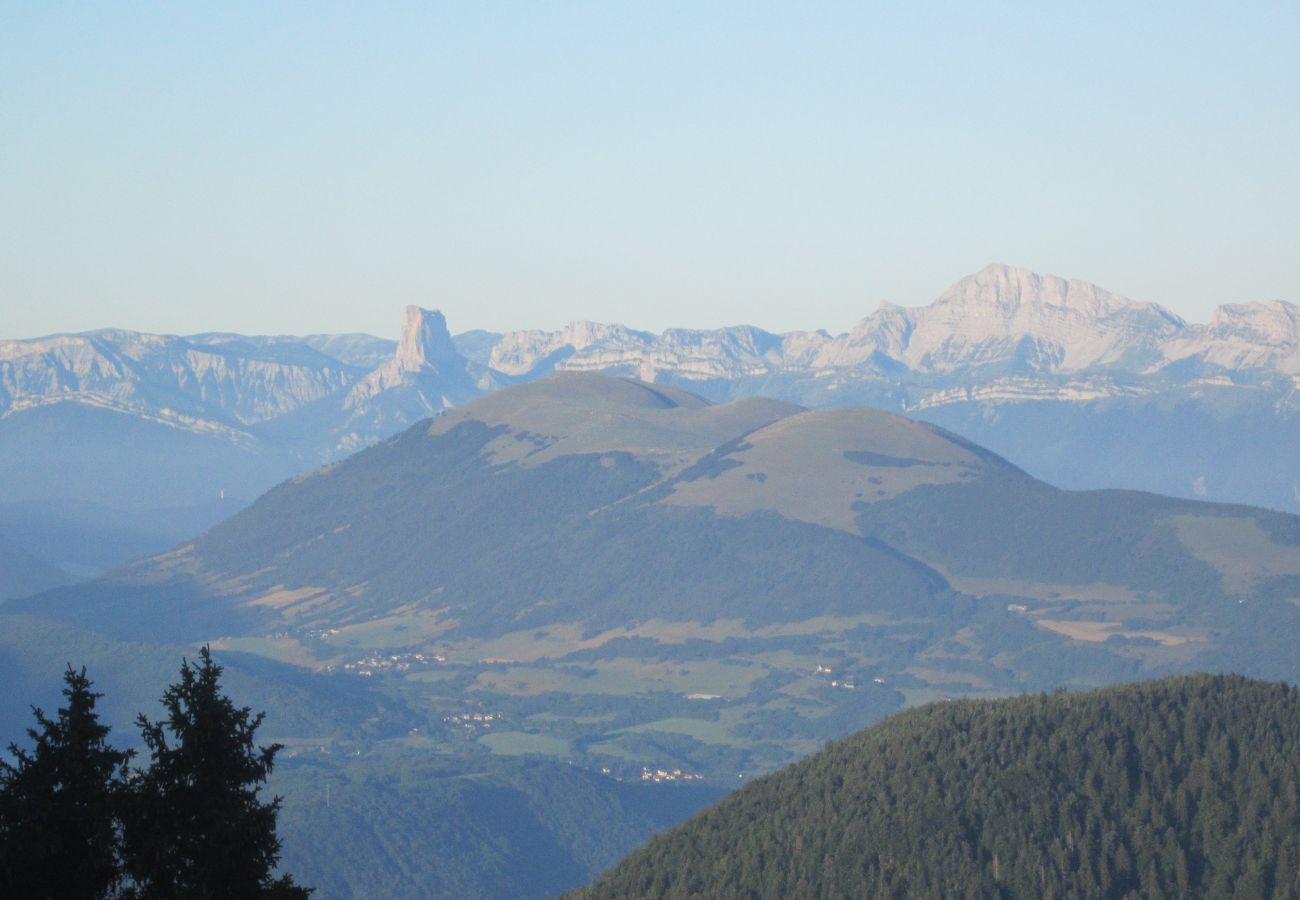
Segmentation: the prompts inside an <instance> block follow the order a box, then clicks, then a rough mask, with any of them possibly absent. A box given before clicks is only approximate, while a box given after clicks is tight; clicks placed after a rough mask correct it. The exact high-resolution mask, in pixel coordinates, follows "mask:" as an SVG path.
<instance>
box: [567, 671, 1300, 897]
mask: <svg viewBox="0 0 1300 900" xmlns="http://www.w3.org/2000/svg"><path fill="white" fill-rule="evenodd" d="M572 896H573V897H574V898H581V900H594V898H631V897H662V898H683V900H685V898H706V897H707V898H729V897H737V898H739V897H745V898H767V897H771V898H791V897H978V898H1020V897H1025V898H1030V897H1032V898H1051V897H1060V898H1063V897H1117V898H1124V897H1134V898H1136V897H1223V898H1243V900H1245V898H1251V900H1270V898H1277V900H1281V898H1293V897H1297V896H1300V690H1297V689H1296V688H1295V687H1292V686H1288V685H1284V684H1272V683H1265V682H1260V681H1253V680H1249V679H1246V678H1242V677H1237V676H1207V675H1198V676H1188V677H1179V678H1172V679H1166V680H1162V681H1154V682H1146V683H1141V684H1135V685H1130V686H1125V687H1119V688H1109V689H1105V690H1101V691H1096V692H1093V693H1086V694H1067V693H1055V694H1050V695H1038V696H1024V697H1018V698H1014V699H1006V700H993V701H959V702H953V703H941V704H935V705H930V706H926V707H921V708H918V709H914V710H911V711H909V712H906V713H903V714H900V715H897V716H894V717H893V718H891V719H888V720H887V721H885V722H883V723H881V724H880V725H877V726H876V727H873V728H870V729H868V730H866V731H863V732H860V733H858V734H856V735H854V736H852V737H850V738H847V739H845V740H843V741H839V742H836V743H833V744H831V745H829V746H828V747H827V748H826V749H825V750H824V751H822V752H821V753H818V754H817V755H815V756H813V757H811V758H809V759H807V760H805V761H803V762H800V763H797V764H795V765H793V766H790V767H789V768H786V769H784V770H782V771H780V772H777V773H775V774H773V775H771V776H768V777H767V778H763V779H760V780H759V781H756V782H754V783H753V784H752V785H750V786H748V787H746V788H744V789H742V790H740V791H738V792H736V793H735V794H733V795H732V796H731V797H729V798H727V799H726V800H724V801H723V802H722V803H720V804H718V805H717V806H716V807H713V808H712V809H710V810H708V811H706V812H704V813H701V814H700V815H698V816H696V817H695V818H694V819H692V820H690V821H689V822H687V823H685V824H684V825H682V826H680V827H678V828H676V829H674V830H672V831H670V832H668V833H667V834H664V835H661V836H659V837H657V838H655V839H654V840H652V841H651V842H650V843H649V844H648V845H647V846H646V847H645V848H643V849H641V850H640V851H638V852H637V853H635V854H633V855H632V856H631V857H629V858H628V859H627V860H625V861H624V862H623V863H622V864H621V865H619V866H618V867H616V868H615V869H613V870H612V871H611V872H609V873H607V874H606V875H605V876H604V877H602V878H601V879H600V880H598V881H597V882H596V883H595V884H594V885H593V886H591V887H589V888H587V889H585V890H582V891H579V892H576V893H575V894H573V895H572Z"/></svg>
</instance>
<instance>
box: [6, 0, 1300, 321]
mask: <svg viewBox="0 0 1300 900" xmlns="http://www.w3.org/2000/svg"><path fill="white" fill-rule="evenodd" d="M993 261H998V262H1006V263H1012V264H1016V265H1022V266H1026V267H1028V268H1031V269H1034V270H1036V271H1041V272H1052V273H1056V274H1061V275H1065V276H1071V277H1079V278H1084V279H1088V280H1091V281H1095V282H1097V283H1099V284H1102V285H1104V286H1106V287H1108V288H1110V289H1112V290H1115V291H1118V292H1120V293H1124V294H1128V295H1129V296H1133V297H1136V298H1139V299H1146V300H1154V301H1157V302H1160V303H1163V304H1165V305H1167V306H1169V307H1171V308H1173V309H1174V310H1176V311H1177V312H1179V313H1181V314H1183V315H1185V316H1187V317H1188V318H1191V319H1196V320H1202V319H1204V318H1205V317H1206V316H1207V315H1208V312H1209V310H1210V308H1211V307H1213V306H1214V305H1216V304H1218V303H1221V302H1239V301H1249V300H1260V299H1273V298H1283V299H1289V300H1292V301H1300V3H1296V2H1294V0H1289V2H1278V3H1260V4H1241V3H1234V4H1227V3H1216V4H1201V3H1185V2H1184V3H1167V4H1166V3H1132V2H1125V3H1072V4H1057V3H1043V2H1035V3H1024V4H1014V3H961V4H958V3H952V4H935V3H924V2H909V3H898V4H891V5H889V6H885V5H883V4H881V5H877V4H869V3H862V2H858V3H843V4H839V3H795V2H790V3H781V4H774V3H760V2H754V0H744V2H736V3H725V2H708V3H700V2H685V3H665V2H646V3H641V4H635V5H633V4H624V3H613V2H599V3H559V2H554V3H551V2H547V3H535V2H525V3H476V2H464V3H455V4H450V3H449V4H432V3H415V4H409V5H408V4H381V3H369V2H364V3H362V2H354V3H348V4H327V3H294V4H289V3H255V4H246V5H245V4H236V3H219V4H202V3H169V4H158V5H153V4H147V3H138V2H133V3H122V4H115V3H97V4H90V3H77V4H60V3H43V2H24V0H0V337H20V336H31V335H36V334H43V333H48V332H52V331H61V330H83V329H88V328H94V327H100V326H106V325H118V326H122V327H129V328H137V329H141V330H150V331H163V332H182V333H184V332H192V331H199V330H210V329H222V330H236V331H244V332H257V333H278V332H290V333H302V332H307V331H351V330H363V331H370V332H374V333H380V334H388V335H392V334H394V333H395V331H396V328H397V325H398V322H399V319H400V311H401V307H402V306H403V305H405V304H407V303H419V304H422V305H426V306H436V307H440V308H442V309H443V310H444V311H445V312H446V313H447V315H448V318H449V320H450V323H451V326H452V328H453V330H463V329H467V328H471V327H484V328H494V329H505V328H517V327H557V326H560V325H562V324H563V323H565V322H567V321H568V320H570V319H576V318H589V319H597V320H602V321H621V322H625V323H627V324H629V325H633V326H638V327H643V328H649V329H655V330H657V329H661V328H664V327H667V326H670V325H685V326H697V327H705V326H719V325H724V324H735V323H740V322H747V323H751V324H755V325H760V326H763V327H766V328H770V329H773V330H787V329H794V328H819V327H824V328H828V329H831V330H843V329H846V328H848V327H849V326H850V325H851V324H852V323H853V322H854V321H856V320H857V319H859V318H861V317H862V316H864V315H866V314H868V313H870V312H871V311H872V310H874V309H875V308H876V306H877V304H878V303H879V301H880V300H882V299H889V300H892V301H895V302H898V303H901V304H904V305H916V304H920V303H923V302H926V301H927V300H929V299H930V298H932V297H933V296H934V295H935V294H937V293H939V292H940V291H941V290H942V289H943V288H944V287H946V286H947V285H948V284H950V283H951V282H953V281H955V280H956V279H958V278H959V277H961V276H962V275H965V274H967V273H969V272H971V271H974V270H976V269H978V268H980V267H981V266H983V265H985V264H986V263H989V262H993Z"/></svg>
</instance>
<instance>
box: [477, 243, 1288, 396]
mask: <svg viewBox="0 0 1300 900" xmlns="http://www.w3.org/2000/svg"><path fill="white" fill-rule="evenodd" d="M1189 357H1195V358H1196V359H1198V360H1200V361H1201V362H1203V363H1204V364H1206V365H1207V366H1210V367H1217V368H1220V369H1225V370H1242V369H1250V370H1256V369H1259V370H1267V371H1270V372H1274V373H1280V374H1297V373H1298V372H1300V313H1298V311H1297V307H1295V306H1293V305H1291V304H1288V303H1282V302H1275V303H1270V304H1259V303H1257V304H1246V305H1239V306H1224V307H1220V308H1219V310H1217V311H1216V312H1215V314H1214V317H1213V319H1212V321H1211V323H1210V324H1209V325H1208V326H1207V325H1195V324H1189V323H1187V322H1185V321H1184V320H1183V319H1181V318H1180V317H1178V316H1177V315H1175V314H1174V313H1172V312H1170V311H1169V310H1167V309H1165V308H1163V307H1161V306H1158V305H1156V304H1154V303H1143V302H1139V301H1135V300H1130V299H1128V298H1126V297H1123V296H1120V295H1118V294H1113V293H1111V292H1109V291H1106V290H1104V289H1103V288H1100V287H1097V286H1096V285H1093V284H1089V283H1087V282H1084V281H1079V280H1066V279H1063V278H1057V277H1055V276H1050V275H1038V274H1035V273H1033V272H1029V271H1026V270H1024V269H1017V268H1014V267H1011V266H1003V265H993V266H988V267H987V268H985V269H983V270H981V271H980V272H977V273H975V274H974V275H971V276H969V277H967V278H964V279H962V280H961V281H959V282H957V283H956V284H955V285H953V286H952V287H951V288H949V289H948V290H947V291H945V292H944V293H943V294H941V295H940V296H939V297H938V298H936V299H935V300H934V301H933V302H932V303H930V304H929V305H927V306H923V307H917V308H914V309H907V308H903V307H899V306H895V305H894V304H891V303H883V304H881V306H880V308H879V309H878V310H877V311H876V312H875V313H873V314H872V315H870V316H868V317H867V318H865V319H863V320H862V321H860V322H859V323H858V324H857V325H856V326H855V327H854V328H853V330H852V331H850V332H848V333H847V334H841V335H835V336H832V335H829V334H827V333H826V332H824V331H812V332H791V333H788V334H772V333H769V332H766V331H762V330H761V329H758V328H753V327H750V326H738V327H735V328H724V329H716V330H710V331H692V330H686V329H670V330H668V331H666V332H664V333H663V334H661V335H655V334H648V333H646V332H641V331H633V330H631V329H629V328H625V327H623V326H619V325H599V324H596V323H592V322H576V323H574V324H572V325H570V326H568V327H567V328H565V329H563V330H562V331H556V332H544V331H519V332H511V333H508V334H505V335H503V336H501V338H500V340H499V341H498V342H497V344H496V346H495V347H494V348H493V350H492V353H491V357H490V359H489V365H490V366H491V367H492V368H493V369H494V370H496V371H499V372H502V373H505V374H508V375H510V376H513V377H517V378H518V377H537V376H539V375H542V374H545V373H548V372H551V371H565V370H572V371H620V372H627V373H631V374H636V375H638V376H639V377H642V378H653V377H656V376H658V377H670V378H678V379H684V380H717V379H722V380H728V379H741V378H746V377H752V376H771V375H783V376H807V377H827V376H834V375H838V376H844V377H855V376H871V377H876V376H879V377H888V378H893V379H896V380H902V381H904V382H906V381H908V380H909V379H911V378H919V379H923V380H934V379H940V380H944V379H947V380H953V381H956V380H962V381H964V382H966V385H965V386H967V387H970V386H972V383H973V382H983V381H985V380H988V379H1005V378H1007V377H1031V378H1032V377H1035V376H1046V377H1051V378H1060V377H1069V376H1076V375H1088V376H1092V375H1096V374H1098V373H1109V374H1117V373H1124V374H1130V375H1143V374H1148V373H1151V372H1154V371H1157V370H1159V369H1161V368H1163V367H1164V366H1166V365H1168V364H1169V363H1170V362H1176V361H1179V360H1182V359H1187V358H1189ZM1088 393H1089V395H1091V392H1088Z"/></svg>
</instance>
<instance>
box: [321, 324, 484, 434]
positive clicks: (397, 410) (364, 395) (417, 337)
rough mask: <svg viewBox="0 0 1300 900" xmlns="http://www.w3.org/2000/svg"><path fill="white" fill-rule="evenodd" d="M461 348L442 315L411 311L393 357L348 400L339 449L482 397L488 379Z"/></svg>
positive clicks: (344, 409)
mask: <svg viewBox="0 0 1300 900" xmlns="http://www.w3.org/2000/svg"><path fill="white" fill-rule="evenodd" d="M478 368H480V367H476V366H474V365H473V364H471V363H470V362H469V361H468V360H467V359H465V357H464V356H462V355H461V354H460V352H459V351H457V349H456V345H455V344H454V343H453V342H452V339H451V333H450V332H448V331H447V319H446V318H445V317H444V316H443V314H442V313H441V312H439V311H437V310H428V309H421V308H420V307H418V306H408V307H406V311H405V313H404V315H403V318H402V336H401V338H400V339H399V340H398V342H397V350H396V352H395V353H394V354H393V357H392V358H391V359H390V360H388V361H387V362H385V363H384V364H383V365H381V366H379V367H378V368H376V369H374V370H373V371H371V372H370V373H369V374H368V375H366V376H365V377H364V378H362V379H361V380H360V381H358V382H357V383H356V384H355V385H354V386H353V387H352V388H351V390H349V391H348V393H347V396H346V397H345V398H344V400H343V412H344V416H345V418H344V421H343V423H342V425H341V426H340V428H339V430H338V437H337V444H336V449H337V450H339V451H347V450H351V449H355V448H356V447H359V446H364V445H365V444H367V443H370V442H373V441H376V440H380V439H382V438H384V437H387V436H388V435H390V434H392V433H394V432H395V431H398V430H399V429H401V428H403V427H405V426H406V425H410V424H411V423H413V422H417V421H419V420H420V419H423V418H426V417H428V416H431V415H436V414H437V413H439V412H442V411H443V410H444V409H449V408H451V407H453V406H456V405H458V404H460V403H464V402H465V401H467V400H471V399H473V398H474V397H476V396H478V395H479V394H480V393H482V392H483V385H484V384H487V383H490V380H489V381H488V382H485V381H484V377H483V376H484V374H485V373H481V372H476V369H478Z"/></svg>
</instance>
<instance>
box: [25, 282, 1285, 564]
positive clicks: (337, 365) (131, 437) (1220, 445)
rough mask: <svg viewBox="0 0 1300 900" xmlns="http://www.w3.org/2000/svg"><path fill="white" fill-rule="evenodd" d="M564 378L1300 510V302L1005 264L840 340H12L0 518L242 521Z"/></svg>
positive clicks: (426, 336) (1055, 477)
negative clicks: (93, 514)
mask: <svg viewBox="0 0 1300 900" xmlns="http://www.w3.org/2000/svg"><path fill="white" fill-rule="evenodd" d="M563 371H585V372H603V373H606V374H619V375H631V376H635V377H637V378H640V379H641V380H644V381H649V382H657V383H673V384H678V385H682V386H684V387H687V388H688V389H689V390H691V391H693V392H695V393H699V394H701V395H703V396H706V397H709V398H710V399H714V400H729V399H737V398H740V397H747V396H757V395H762V396H768V397H773V398H777V399H782V400H786V401H789V402H793V403H798V404H801V405H805V406H813V407H823V406H844V405H856V404H864V405H870V406H876V407H880V408H884V409H890V410H895V411H901V412H906V413H908V414H909V415H912V416H915V417H919V418H923V419H926V420H929V421H932V422H936V423H938V424H941V425H944V426H945V427H948V428H951V429H952V430H954V431H957V432H959V433H961V434H964V435H966V436H968V437H970V438H972V439H974V440H977V441H979V442H980V443H981V444H983V445H985V446H988V447H989V448H990V449H992V450H994V451H996V452H998V453H1000V454H1002V455H1004V456H1007V457H1008V458H1010V459H1013V460H1014V461H1016V462H1017V463H1018V464H1019V465H1021V466H1023V467H1024V468H1026V469H1027V470H1028V471H1030V472H1032V473H1033V474H1035V475H1037V476H1039V477H1042V478H1044V479H1046V480H1048V481H1049V482H1052V483H1054V484H1057V485H1059V486H1062V487H1073V488H1090V487H1103V486H1111V487H1130V488H1139V489H1147V490H1154V491H1159V492H1161V493H1167V494H1173V495H1177V496H1188V497H1203V498H1206V499H1214V500H1220V501H1232V502H1246V503H1251V504H1255V505H1261V506H1266V507H1271V508H1275V509H1285V510H1291V511H1297V510H1300V454H1296V453H1295V452H1294V448H1295V447H1297V446H1300V308H1298V307H1296V306H1294V305H1292V304H1289V303H1284V302H1280V301H1278V302H1273V303H1255V304H1245V305H1230V306H1223V307H1220V308H1219V309H1218V310H1216V311H1215V313H1214V315H1213V317H1212V319H1211V321H1210V323H1209V324H1208V325H1197V324H1189V323H1187V322H1185V321H1183V320H1182V319H1181V318H1179V317H1178V316H1176V315H1174V314H1173V313H1171V312H1169V311H1168V310H1165V309H1163V308H1161V307H1159V306H1157V305H1155V304H1150V303H1140V302H1136V301H1132V300H1129V299H1126V298H1124V297H1121V296H1118V295H1115V294H1111V293H1109V292H1107V291H1105V290H1102V289H1101V288H1098V287H1096V286H1094V285H1090V284H1087V283H1084V282H1080V281H1065V280H1062V279H1059V278H1055V277H1050V276H1039V275H1035V274H1033V273H1030V272H1026V271H1024V270H1020V269H1014V268H1009V267H1006V266H990V267H988V268H986V269H984V270H982V271H980V272H978V273H976V274H974V275H972V276H969V277H968V278H965V279H963V280H962V281H960V282H958V283H957V284H956V285H954V286H953V287H952V288H950V289H949V290H948V291H946V292H944V293H943V294H942V295H941V296H940V297H938V298H937V299H936V300H935V301H934V302H933V303H931V304H930V305H928V306H925V307H920V308H917V309H903V308H900V307H897V306H893V305H890V304H884V305H882V306H881V308H880V309H879V310H878V311H877V312H876V313H874V314H873V315H871V316H869V317H867V318H865V319H863V320H862V321H861V322H860V323H858V325H857V326H856V327H855V328H854V329H853V330H852V331H850V332H848V333H847V334H840V335H830V334H827V333H826V332H822V331H811V332H792V333H788V334H772V333H769V332H766V331H763V330H761V329H758V328H754V327H749V326H740V327H735V328H725V329H718V330H712V331H699V330H685V329H671V330H669V331H666V332H664V333H663V334H658V335H656V334H651V333H647V332H641V331H635V330H632V329H629V328H626V327H623V326H621V325H603V324H597V323H591V322H577V323H574V324H572V325H570V326H569V327H567V328H565V329H563V330H562V331H558V332H540V331H519V332H510V333H506V334H492V333H488V332H482V331H474V332H467V333H464V334H460V335H457V336H454V337H453V336H452V335H451V334H450V332H449V331H448V328H447V323H446V320H445V319H444V317H443V315H442V314H441V313H439V312H433V311H428V310H421V309H418V308H416V307H410V308H408V309H407V311H406V314H405V318H404V321H403V329H402V335H401V339H400V341H398V342H396V343H394V342H392V341H386V340H383V339H380V338H376V337H372V336H369V335H308V336H303V337H286V336H277V337H250V336H241V335H232V334H203V335H193V336H189V337H174V336H159V335H146V334H138V333H134V332H126V331H117V330H108V331H97V332H88V333H84V334H74V335H56V336H51V337H46V338H38V339H30V340H12V341H5V342H0V508H3V507H4V505H5V504H21V503H24V502H29V501H38V502H46V501H51V500H56V499H57V500H62V501H76V502H81V503H93V504H96V505H99V506H103V507H108V508H111V509H117V510H125V511H130V512H133V513H140V512H144V511H148V510H155V509H163V508H178V507H190V506H195V505H199V504H212V503H216V502H218V501H220V500H221V499H222V498H223V497H224V498H225V500H226V504H225V508H226V510H227V511H230V510H231V509H233V508H235V507H237V505H238V504H239V503H242V502H246V501H247V500H249V499H251V498H252V497H255V496H257V495H258V494H259V493H261V492H262V491H263V490H265V489H266V488H268V487H270V486H271V485H272V484H274V483H276V482H278V481H280V480H283V479H284V478H287V477H290V476H292V475H294V474H298V473H300V472H303V471H308V470H310V469H312V468H315V467H316V466H317V465H320V464H322V463H326V462H330V461H332V460H335V459H338V458H341V457H342V456H344V455H346V454H347V453H350V452H352V451H353V450H356V449H359V448H360V447H363V446H366V445H369V444H371V443H374V442H375V441H377V440H381V439H383V438H386V437H388V436H390V435H392V434H395V433H397V432H398V431H400V430H402V429H403V428H405V427H407V426H409V425H410V424H412V423H413V422H415V421H417V420H419V419H421V418H424V417H426V416H429V415H433V414H436V413H438V412H440V411H442V410H445V409H449V408H452V407H455V406H457V405H459V404H462V403H464V402H465V401H467V400H469V399H471V398H473V397H475V396H479V395H481V394H484V393H489V392H492V391H494V390H497V389H499V388H501V387H504V386H507V385H510V384H515V383H519V382H523V381H530V380H534V379H536V378H539V377H543V376H546V375H548V374H551V373H554V372H563ZM213 521H215V519H214V520H213ZM174 536H175V537H176V538H177V539H180V538H181V537H184V536H186V535H184V534H182V533H180V532H177V533H176V534H175V535H174ZM54 562H58V561H54Z"/></svg>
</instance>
